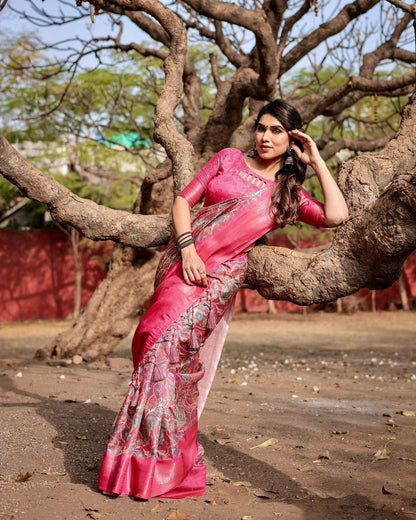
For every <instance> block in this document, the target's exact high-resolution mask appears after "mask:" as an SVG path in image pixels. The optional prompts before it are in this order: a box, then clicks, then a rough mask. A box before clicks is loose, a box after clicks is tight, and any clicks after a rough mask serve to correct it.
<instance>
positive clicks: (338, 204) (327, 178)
mask: <svg viewBox="0 0 416 520" xmlns="http://www.w3.org/2000/svg"><path fill="white" fill-rule="evenodd" d="M288 133H289V136H290V137H292V138H294V139H297V140H298V141H300V142H301V143H302V146H303V152H302V150H301V149H300V148H299V146H297V145H296V144H292V145H291V146H292V147H293V149H294V150H295V153H296V154H297V156H298V157H299V159H300V160H301V161H302V162H303V163H304V164H306V165H307V166H310V167H311V168H312V169H313V170H314V171H315V173H316V176H317V177H318V180H319V183H320V185H321V188H322V193H323V196H324V207H325V222H326V224H327V226H328V227H335V226H339V224H341V223H342V222H344V221H345V220H346V219H347V218H348V208H347V205H346V203H345V199H344V197H343V195H342V193H341V191H340V189H339V187H338V185H337V183H336V182H335V180H334V178H333V177H332V175H331V172H330V171H329V170H328V168H327V166H326V164H325V161H324V160H323V159H322V157H321V154H320V153H319V150H318V147H317V146H316V143H315V141H314V140H313V139H312V138H311V137H309V135H307V134H305V133H304V132H302V130H291V131H290V132H288Z"/></svg>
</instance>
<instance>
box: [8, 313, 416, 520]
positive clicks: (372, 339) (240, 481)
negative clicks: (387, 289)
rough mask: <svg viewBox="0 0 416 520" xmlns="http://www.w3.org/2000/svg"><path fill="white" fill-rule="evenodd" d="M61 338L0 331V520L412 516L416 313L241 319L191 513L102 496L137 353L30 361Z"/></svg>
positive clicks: (49, 332) (203, 428)
mask: <svg viewBox="0 0 416 520" xmlns="http://www.w3.org/2000/svg"><path fill="white" fill-rule="evenodd" d="M66 327H68V323H66V322H63V321H62V322H57V321H41V322H39V321H37V322H24V323H2V324H0V347H1V348H0V357H1V360H0V383H1V387H2V392H1V395H0V401H1V402H2V405H3V406H2V412H1V423H0V430H1V441H0V518H2V519H3V518H4V519H7V520H10V519H15V520H21V519H28V520H35V519H37V520H49V519H60V520H61V519H68V520H72V519H77V520H78V519H89V518H92V519H98V518H102V519H117V520H127V519H128V520H131V519H139V518H145V519H150V520H153V519H154V520H167V519H169V520H171V519H176V520H179V519H182V520H184V519H189V520H211V519H212V520H240V519H245V520H249V519H250V520H274V519H277V518H281V519H284V520H325V519H331V520H332V519H337V520H344V519H354V520H357V519H358V520H361V519H366V520H367V519H377V520H390V519H393V518H394V519H396V518H399V519H416V436H415V434H416V416H415V411H416V351H415V348H414V347H415V329H416V325H415V314H414V313H406V312H390V313H387V312H386V313H358V314H354V315H337V314H328V313H325V314H324V313H322V314H306V315H295V314H278V315H276V316H267V315H261V314H250V315H244V314H240V315H237V316H235V318H234V320H233V322H232V324H231V329H230V333H229V336H228V339H227V342H226V346H225V350H224V354H223V358H222V361H221V366H220V368H219V370H218V372H217V375H216V379H215V382H214V386H213V388H212V391H211V394H210V396H209V398H208V401H207V405H206V408H205V411H204V413H203V415H202V418H201V422H200V442H202V444H203V445H204V447H205V453H206V459H207V463H208V486H207V489H206V493H205V495H203V496H201V497H197V498H190V499H183V500H168V499H164V500H159V499H151V500H149V501H138V500H134V499H132V498H130V497H127V496H122V497H119V498H110V497H107V496H104V495H102V494H101V493H100V492H98V491H97V488H96V481H97V475H98V470H99V465H100V459H101V457H102V454H103V451H104V449H105V445H106V440H107V437H108V433H109V431H110V429H111V423H112V421H113V419H114V416H115V414H116V412H117V411H118V409H119V406H120V405H121V402H122V400H123V397H124V394H125V392H126V390H127V387H128V383H129V377H130V372H131V369H130V362H129V360H128V359H127V358H128V357H129V346H128V345H129V340H125V341H123V343H122V344H121V345H120V348H119V349H118V350H117V351H116V352H115V353H114V354H113V356H112V358H113V359H112V360H111V362H110V366H108V365H105V364H103V363H94V364H93V365H89V366H87V365H85V364H81V365H74V364H72V365H69V366H60V365H57V366H51V365H48V364H45V363H41V362H37V361H34V360H33V354H34V352H35V350H36V348H38V347H40V346H43V345H45V343H47V342H48V341H49V340H50V339H51V338H52V337H53V336H54V335H55V334H56V333H57V332H59V331H60V330H63V329H64V328H66ZM262 443H265V445H264V446H261V445H262Z"/></svg>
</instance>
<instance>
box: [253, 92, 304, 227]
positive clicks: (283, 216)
mask: <svg viewBox="0 0 416 520" xmlns="http://www.w3.org/2000/svg"><path fill="white" fill-rule="evenodd" d="M264 114H270V115H272V116H273V117H275V118H276V119H278V120H279V121H280V123H281V124H282V125H283V127H284V128H285V130H286V131H288V132H289V131H290V130H295V129H301V127H302V118H301V116H300V114H299V112H298V111H297V110H296V108H295V107H293V106H292V105H290V104H289V103H288V102H287V101H284V100H283V99H275V100H274V101H272V102H270V103H268V104H267V105H264V107H263V108H262V109H261V110H260V112H259V113H258V115H257V119H256V123H255V129H257V125H258V123H259V121H260V118H261V117H262V116H263V115H264ZM290 141H291V142H294V143H295V144H297V146H299V148H300V149H301V150H302V151H303V146H302V143H301V142H300V141H299V140H297V139H294V138H293V137H290ZM288 158H289V160H288ZM284 159H285V162H284V165H283V167H282V168H281V169H280V170H279V171H277V172H276V174H275V178H276V184H275V187H274V189H273V193H272V204H273V206H274V214H275V221H276V223H277V225H278V226H279V227H284V226H285V225H286V224H293V222H294V221H295V220H296V218H297V216H298V214H299V203H300V193H301V187H302V184H303V181H304V180H305V172H306V166H305V165H304V164H303V163H302V161H301V160H300V159H299V157H298V156H297V154H296V153H295V151H291V152H286V154H285V158H284Z"/></svg>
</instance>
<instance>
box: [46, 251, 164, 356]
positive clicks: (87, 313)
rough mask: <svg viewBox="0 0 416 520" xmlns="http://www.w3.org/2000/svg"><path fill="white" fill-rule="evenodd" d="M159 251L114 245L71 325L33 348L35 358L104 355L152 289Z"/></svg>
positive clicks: (135, 317)
mask: <svg viewBox="0 0 416 520" xmlns="http://www.w3.org/2000/svg"><path fill="white" fill-rule="evenodd" d="M160 256H161V253H160V252H158V251H156V250H155V249H147V250H146V249H137V250H136V249H133V248H131V247H127V246H121V245H115V246H114V252H113V256H112V259H111V265H110V270H109V273H108V275H107V277H106V279H105V280H104V281H103V282H102V283H101V285H100V286H99V287H98V288H97V289H96V291H95V292H94V294H93V296H92V297H91V300H90V301H89V303H88V306H87V307H86V308H85V309H84V311H83V312H82V313H81V315H80V316H79V318H78V319H77V321H76V322H75V324H74V326H73V327H72V328H71V329H69V330H66V331H64V332H62V333H61V334H59V335H58V336H57V337H56V338H55V339H54V340H53V342H52V343H51V344H50V345H47V346H46V347H44V348H41V349H39V350H38V351H37V352H36V357H37V358H38V359H50V358H58V359H61V358H72V357H73V356H74V355H75V354H79V355H81V356H82V358H83V359H84V360H85V361H93V360H94V359H97V358H101V357H104V356H106V355H108V354H110V353H111V352H113V350H114V349H115V348H116V347H117V345H118V344H119V342H120V341H121V340H122V339H123V338H124V337H126V336H127V335H128V334H129V332H130V330H131V328H132V326H133V325H134V324H135V322H137V321H138V317H139V314H140V313H141V312H142V311H143V306H144V305H143V304H144V302H146V301H147V300H148V299H149V298H150V296H151V294H152V291H153V279H154V273H155V269H156V267H157V264H158V261H159V258H160Z"/></svg>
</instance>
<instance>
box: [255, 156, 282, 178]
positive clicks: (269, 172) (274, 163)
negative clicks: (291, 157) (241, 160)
mask: <svg viewBox="0 0 416 520" xmlns="http://www.w3.org/2000/svg"><path fill="white" fill-rule="evenodd" d="M246 162H247V165H248V166H249V168H250V169H251V170H253V171H254V172H255V173H258V174H259V175H261V176H262V177H265V178H266V179H273V180H274V179H275V176H276V173H277V172H278V171H279V170H280V169H281V168H282V167H283V158H282V157H279V158H278V159H271V160H270V161H265V160H262V159H260V158H259V157H256V158H253V157H247V156H246Z"/></svg>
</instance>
